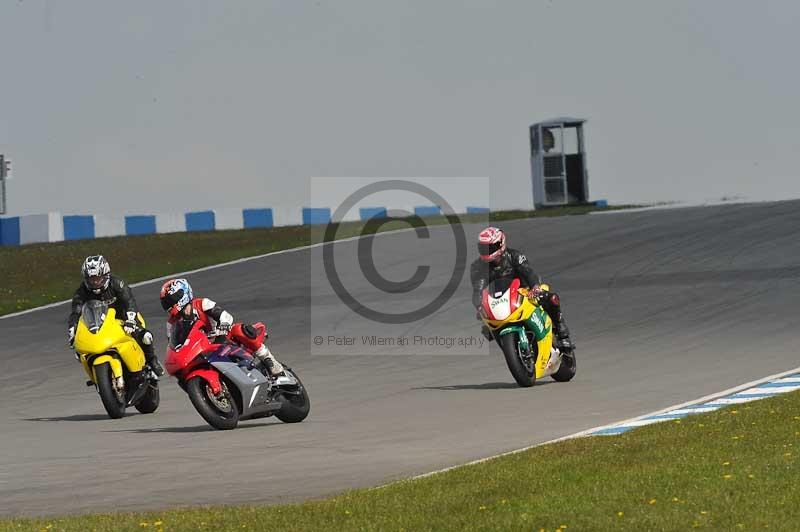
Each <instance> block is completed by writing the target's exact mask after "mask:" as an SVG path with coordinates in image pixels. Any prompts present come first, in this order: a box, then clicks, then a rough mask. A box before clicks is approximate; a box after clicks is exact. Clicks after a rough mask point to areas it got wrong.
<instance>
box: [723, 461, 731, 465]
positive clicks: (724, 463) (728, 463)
mask: <svg viewBox="0 0 800 532" xmlns="http://www.w3.org/2000/svg"><path fill="white" fill-rule="evenodd" d="M722 465H731V463H730V462H722Z"/></svg>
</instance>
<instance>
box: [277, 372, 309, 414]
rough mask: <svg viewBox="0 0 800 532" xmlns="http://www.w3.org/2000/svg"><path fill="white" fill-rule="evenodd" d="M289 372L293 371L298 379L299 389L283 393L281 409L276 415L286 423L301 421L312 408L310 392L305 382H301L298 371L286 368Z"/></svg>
mask: <svg viewBox="0 0 800 532" xmlns="http://www.w3.org/2000/svg"><path fill="white" fill-rule="evenodd" d="M285 371H286V372H287V373H291V374H292V375H293V376H294V378H295V379H297V383H298V386H297V390H292V391H291V392H289V391H287V392H284V393H282V394H281V398H280V400H281V403H283V404H282V405H281V409H280V410H278V411H277V412H276V413H275V417H276V418H278V419H280V420H281V421H283V422H284V423H299V422H301V421H303V420H304V419H305V418H306V417H308V412H309V411H310V410H311V401H310V400H309V398H308V392H307V391H306V387H305V386H303V383H302V382H300V377H298V376H297V373H295V372H294V371H292V370H291V369H289V368H285Z"/></svg>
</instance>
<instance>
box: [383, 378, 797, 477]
mask: <svg viewBox="0 0 800 532" xmlns="http://www.w3.org/2000/svg"><path fill="white" fill-rule="evenodd" d="M799 372H800V367H797V368H794V369H790V370H787V371H782V372H780V373H776V374H774V375H770V376H768V377H762V378H760V379H756V380H754V381H750V382H747V383H745V384H740V385H738V386H734V387H733V388H728V389H727V390H723V391H721V392H716V393H712V394H709V395H706V396H703V397H700V398H699V399H693V400H691V401H686V402H684V403H679V404H676V405H673V406H668V407H666V408H662V409H661V410H656V411H655V412H650V413H648V414H642V415H640V416H636V417H632V418H630V419H626V420H623V421H616V422H614V423H609V424H607V425H601V426H599V427H594V428H591V429H586V430H582V431H580V432H576V433H574V434H570V435H567V436H561V437H559V438H555V439H552V440H547V441H544V442H541V443H535V444H533V445H528V446H526V447H522V448H520V449H514V450H513V451H506V452H504V453H499V454H495V455H492V456H486V457H484V458H479V459H477V460H472V461H471V462H466V463H463V464H457V465H453V466H450V467H445V468H443V469H437V470H436V471H430V472H428V473H422V474H421V475H416V476H413V477H409V478H404V479H400V480H396V481H393V482H389V483H387V484H384V485H382V486H377V487H376V488H373V489H380V488H385V487H388V486H391V485H393V484H399V483H401V482H409V481H411V480H416V479H420V478H426V477H430V476H433V475H438V474H439V473H445V472H447V471H452V470H453V469H458V468H460V467H466V466H471V465H475V464H481V463H483V462H488V461H489V460H494V459H495V458H500V457H503V456H511V455H514V454H519V453H522V452H525V451H528V450H530V449H533V448H535V447H541V446H543V445H550V444H551V443H558V442H560V441H564V440H571V439H574V438H580V437H583V436H589V435H591V434H592V433H594V432H598V431H600V430H603V429H609V428H612V427H617V426H619V425H622V424H625V423H630V422H632V421H638V420H641V419H644V418H646V417H650V416H657V415H659V414H663V413H666V412H669V411H671V410H677V409H678V408H684V407H687V406H690V405H696V404H698V403H707V402H709V401H711V400H712V399H719V398H720V397H724V396H726V395H730V394H734V393H736V392H738V391H741V390H745V389H747V388H751V387H753V386H756V385H758V384H763V383H764V382H767V381H771V380H775V379H779V378H781V377H785V376H786V375H791V374H792V373H799Z"/></svg>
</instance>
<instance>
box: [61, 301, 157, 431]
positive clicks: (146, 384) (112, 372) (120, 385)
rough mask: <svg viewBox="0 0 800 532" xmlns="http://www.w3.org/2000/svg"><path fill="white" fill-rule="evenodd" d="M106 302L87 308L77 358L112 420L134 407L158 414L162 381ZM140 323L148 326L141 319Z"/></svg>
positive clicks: (77, 334)
mask: <svg viewBox="0 0 800 532" xmlns="http://www.w3.org/2000/svg"><path fill="white" fill-rule="evenodd" d="M115 314H116V312H115V310H114V309H113V308H110V307H109V306H108V304H106V303H104V302H102V301H89V302H87V303H86V304H84V305H83V308H82V310H81V319H80V321H79V322H78V327H77V329H76V331H75V343H74V348H75V354H76V357H77V358H78V360H80V362H81V363H82V364H83V369H84V370H85V371H86V374H87V375H88V376H89V380H88V381H87V382H86V385H87V386H94V387H95V388H96V389H97V392H98V393H99V394H100V400H101V401H102V402H103V407H105V409H106V412H108V416H109V417H111V418H113V419H118V418H121V417H122V416H124V415H125V409H126V408H127V407H129V406H133V407H135V408H136V410H138V411H139V412H141V413H142V414H151V413H153V412H155V411H156V409H157V408H158V404H159V402H160V396H159V391H158V377H157V376H156V375H155V373H153V372H152V370H151V369H150V367H149V366H147V365H146V364H145V356H144V351H142V348H141V347H140V346H139V344H138V343H137V342H136V340H135V339H133V338H132V337H131V336H130V335H128V334H126V333H125V331H124V330H123V328H122V324H123V321H122V320H119V319H117V317H116V315H115ZM139 321H140V323H141V324H142V326H144V320H143V319H142V317H141V315H140V316H139Z"/></svg>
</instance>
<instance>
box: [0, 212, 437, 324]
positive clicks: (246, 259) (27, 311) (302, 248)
mask: <svg viewBox="0 0 800 532" xmlns="http://www.w3.org/2000/svg"><path fill="white" fill-rule="evenodd" d="M449 225H451V224H435V225H429V226H427V227H428V229H432V228H435V227H448V226H449ZM415 229H416V228H415V227H405V228H403V229H395V230H393V231H379V232H377V233H372V234H370V235H357V236H350V237H347V238H342V239H340V240H332V241H330V242H317V243H315V244H308V245H305V246H300V247H296V248H288V249H279V250H277V251H270V252H269V253H262V254H261V255H253V256H252V257H242V258H239V259H234V260H231V261H228V262H220V263H219V264H210V265H208V266H203V267H201V268H197V269H194V270H188V271H185V272H177V273H170V274H167V275H162V276H161V277H156V278H155V279H147V280H145V281H139V282H136V283H133V284H131V285H130V286H131V287H133V288H136V287H137V286H144V285H146V284H150V283H155V282H158V281H165V280H167V279H171V278H173V277H180V276H185V275H191V274H194V273H200V272H205V271H208V270H214V269H217V268H224V267H226V266H233V265H235V264H241V263H243V262H249V261H251V260H258V259H263V258H265V257H270V256H272V255H282V254H285V253H294V252H296V251H305V250H307V249H313V248H317V247H320V246H324V245H326V244H341V243H342V242H351V241H353V240H358V239H359V238H364V237H366V236H378V235H390V234H398V233H406V232H409V231H414V230H415ZM70 301H72V300H71V299H65V300H63V301H56V302H55V303H48V304H47V305H42V306H40V307H34V308H29V309H25V310H20V311H19V312H13V313H11V314H4V315H3V316H0V320H5V319H8V318H15V317H17V316H23V315H25V314H30V313H32V312H38V311H40V310H45V309H49V308H53V307H58V306H60V305H64V304H66V303H69V302H70Z"/></svg>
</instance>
